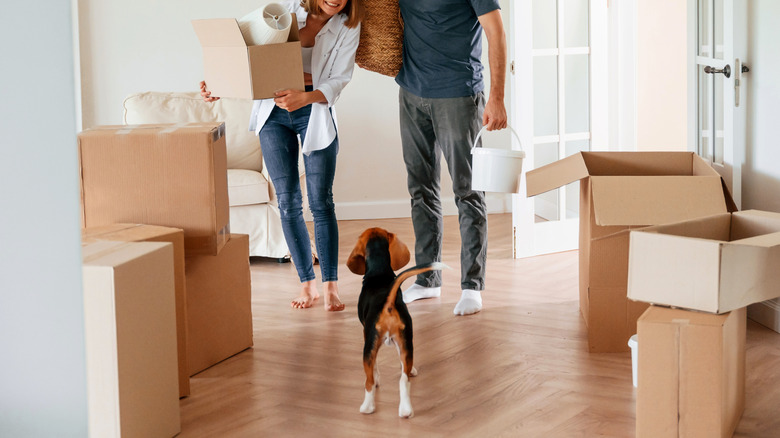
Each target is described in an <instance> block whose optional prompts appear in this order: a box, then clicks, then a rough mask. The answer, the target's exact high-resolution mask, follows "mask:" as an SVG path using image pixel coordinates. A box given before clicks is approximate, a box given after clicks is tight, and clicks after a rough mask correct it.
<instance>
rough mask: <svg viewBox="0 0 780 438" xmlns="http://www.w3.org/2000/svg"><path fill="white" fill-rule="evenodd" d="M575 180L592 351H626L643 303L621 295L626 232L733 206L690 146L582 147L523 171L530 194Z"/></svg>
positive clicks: (582, 305)
mask: <svg viewBox="0 0 780 438" xmlns="http://www.w3.org/2000/svg"><path fill="white" fill-rule="evenodd" d="M577 180H579V181H580V212H579V213H580V224H579V227H580V236H579V251H580V253H579V257H580V263H579V268H580V269H579V271H580V274H579V275H580V311H581V312H582V316H583V318H584V319H585V323H586V324H587V326H588V349H589V351H591V352H600V353H608V352H612V353H614V352H623V351H628V349H629V348H628V339H629V338H630V337H631V335H633V334H634V333H636V320H637V318H639V316H640V315H641V314H642V312H644V311H645V310H646V309H647V306H648V305H647V304H646V303H638V302H635V301H631V300H629V299H628V298H627V296H626V288H627V285H628V244H629V231H630V230H631V229H634V228H639V227H645V226H649V225H659V224H666V223H673V222H679V221H683V220H686V219H691V218H698V217H703V216H710V215H713V214H719V213H726V212H729V211H735V210H736V206H735V205H734V201H733V200H732V199H731V195H730V194H729V193H728V189H727V188H726V185H725V183H724V182H723V180H722V179H721V177H720V175H719V174H718V173H717V172H716V171H715V170H714V169H712V167H710V166H709V164H708V163H707V162H706V161H704V160H703V159H702V158H701V157H699V156H698V155H696V154H694V153H691V152H579V153H577V154H574V155H572V156H569V157H567V158H564V159H562V160H559V161H556V162H554V163H551V164H548V165H546V166H543V167H540V168H538V169H534V170H531V171H529V172H528V173H527V174H526V188H527V194H528V196H535V195H538V194H541V193H545V192H547V191H550V190H553V189H556V188H558V187H563V186H565V185H566V184H569V183H572V182H574V181H577Z"/></svg>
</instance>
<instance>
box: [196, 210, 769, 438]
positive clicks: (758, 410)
mask: <svg viewBox="0 0 780 438" xmlns="http://www.w3.org/2000/svg"><path fill="white" fill-rule="evenodd" d="M489 223H490V227H489V236H490V239H489V242H490V245H489V251H488V273H487V289H486V291H485V292H483V300H484V308H483V311H482V312H480V313H478V314H476V315H472V316H467V317H455V316H454V315H453V314H452V309H453V307H454V306H455V303H456V302H457V300H458V298H459V297H460V290H459V275H460V274H459V246H460V239H459V236H458V231H457V229H458V228H457V227H458V225H457V219H456V218H454V217H447V218H446V219H445V239H446V240H445V242H444V253H443V261H444V262H445V263H447V264H448V265H450V266H452V267H453V268H454V269H453V270H451V271H445V272H444V287H443V290H442V297H441V298H440V299H431V300H424V301H418V302H415V303H412V304H410V306H409V308H410V311H411V313H412V317H413V318H414V329H415V331H414V339H415V365H416V367H417V368H418V370H419V373H420V374H419V376H418V377H416V378H414V379H413V380H412V403H413V406H414V412H415V416H414V418H412V419H408V420H404V419H400V418H398V378H399V376H400V369H399V368H400V365H399V361H398V359H397V354H396V352H395V349H394V348H388V347H385V348H382V349H381V350H380V352H379V369H380V372H381V383H382V385H381V386H380V388H379V389H378V395H377V410H376V413H374V414H372V415H363V414H360V413H359V411H358V408H359V407H360V404H361V402H362V400H363V383H364V377H365V376H364V373H363V366H362V362H361V357H362V348H363V344H362V332H361V326H360V323H359V322H358V319H357V314H356V306H357V300H358V293H359V290H360V282H361V278H360V277H358V276H356V275H354V274H352V273H351V272H349V270H348V269H346V266H344V262H345V261H346V257H347V255H348V254H349V252H350V251H351V249H352V245H353V244H354V242H355V241H356V239H357V236H358V234H359V233H360V232H361V231H362V230H363V229H365V228H367V227H370V226H382V227H384V228H387V229H388V230H390V231H393V232H395V233H397V234H398V235H399V236H400V237H401V239H402V240H404V241H405V242H406V243H407V245H409V247H410V249H411V248H413V244H414V239H413V233H412V227H411V222H410V220H409V219H388V220H372V221H343V222H340V233H341V236H340V242H341V247H340V263H341V265H340V268H339V275H340V282H339V285H340V290H341V298H342V300H343V301H344V303H345V304H346V306H347V308H346V310H345V311H344V312H340V313H327V312H325V311H324V310H323V309H322V307H321V305H322V302H321V301H320V302H319V303H318V304H317V305H316V307H314V308H312V309H307V310H294V309H291V308H290V305H289V302H290V300H291V299H292V298H294V297H295V296H296V294H297V292H298V288H299V284H298V281H297V277H296V275H295V271H294V267H293V266H292V265H291V264H289V263H288V264H278V263H276V262H275V261H273V260H267V259H257V260H255V259H252V263H251V270H252V297H253V298H252V310H253V312H254V342H255V345H254V348H252V349H250V350H247V351H245V352H243V353H241V354H238V355H236V356H234V357H232V358H230V359H228V360H226V361H223V362H222V363H220V364H217V365H215V366H213V367H211V368H209V369H208V370H206V371H203V372H201V373H200V374H198V375H196V376H194V377H193V378H192V379H191V385H192V395H191V396H190V397H188V398H185V399H182V401H181V415H182V433H181V435H180V436H181V437H366V436H378V437H384V436H387V437H399V436H401V437H407V436H408V437H447V438H453V437H480V438H483V437H594V436H608V437H632V436H634V434H635V433H634V418H635V417H634V407H635V397H636V391H635V389H634V388H633V386H632V385H631V358H630V353H620V354H589V353H587V352H586V329H585V325H584V323H583V320H582V318H581V317H580V314H579V311H578V301H577V252H576V251H572V252H566V253H559V254H553V255H546V256H539V257H533V258H528V259H522V260H513V259H512V256H511V241H510V236H511V217H510V215H495V216H491V217H490V222H489ZM317 276H318V277H319V272H317ZM409 281H411V280H409ZM408 285H409V284H406V285H405V286H408ZM747 336H748V339H747V370H748V377H747V405H746V409H745V413H744V415H743V417H742V421H741V422H740V425H739V428H738V429H737V434H736V435H735V436H739V437H778V436H780V415H778V408H780V381H779V380H780V334H777V333H775V332H773V331H770V330H768V329H766V328H764V327H762V326H760V325H758V324H756V323H753V322H752V321H748V333H747Z"/></svg>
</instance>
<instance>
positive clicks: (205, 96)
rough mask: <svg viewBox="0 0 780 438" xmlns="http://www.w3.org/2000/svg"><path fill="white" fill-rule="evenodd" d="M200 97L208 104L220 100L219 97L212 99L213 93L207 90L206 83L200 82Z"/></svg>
mask: <svg viewBox="0 0 780 438" xmlns="http://www.w3.org/2000/svg"><path fill="white" fill-rule="evenodd" d="M200 95H201V96H203V100H205V101H206V102H214V101H217V100H219V97H211V91H209V90H208V89H207V88H206V81H200Z"/></svg>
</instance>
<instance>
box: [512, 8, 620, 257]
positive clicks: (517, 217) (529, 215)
mask: <svg viewBox="0 0 780 438" xmlns="http://www.w3.org/2000/svg"><path fill="white" fill-rule="evenodd" d="M601 3H603V2H592V1H591V0H518V1H517V2H516V3H515V4H514V5H513V8H515V11H514V20H515V21H514V23H513V24H514V35H513V38H514V44H515V48H514V55H515V56H514V61H513V62H514V68H513V74H514V76H513V77H512V78H513V82H512V84H513V95H512V118H513V119H512V124H513V126H515V127H517V128H519V129H518V131H519V132H520V133H521V134H520V136H521V140H522V142H523V146H524V149H525V151H526V160H525V162H524V164H523V168H524V171H528V170H530V169H534V168H538V167H541V166H544V165H546V164H549V163H552V162H554V161H557V160H560V159H562V158H565V157H567V156H569V155H572V154H575V153H577V152H579V151H588V150H591V149H592V145H593V133H592V129H591V128H592V125H593V120H592V118H593V117H594V116H593V114H592V113H593V111H592V108H593V101H594V92H596V88H597V87H594V78H593V72H594V71H599V70H598V68H594V67H595V66H594V60H593V49H594V47H593V36H592V35H593V26H594V23H596V22H598V21H599V20H602V19H603V20H605V21H606V18H604V17H605V16H606V10H605V6H603V5H601ZM594 18H597V20H595V21H594ZM602 31H603V29H602ZM597 41H601V39H600V38H597ZM599 98H602V97H597V98H596V99H599ZM603 98H606V87H605V88H604V93H603ZM597 117H599V116H597ZM524 184H525V183H524V178H523V179H521V193H520V194H519V195H515V196H514V199H513V223H514V232H515V234H514V236H515V257H525V256H531V255H537V254H545V253H550V252H556V251H565V250H569V249H575V248H577V244H578V241H577V236H578V223H579V197H580V193H579V190H580V189H579V182H575V183H572V184H569V185H567V186H565V187H561V188H559V189H556V190H553V191H550V192H547V193H544V194H541V195H538V196H535V197H533V198H526V197H525V185H524Z"/></svg>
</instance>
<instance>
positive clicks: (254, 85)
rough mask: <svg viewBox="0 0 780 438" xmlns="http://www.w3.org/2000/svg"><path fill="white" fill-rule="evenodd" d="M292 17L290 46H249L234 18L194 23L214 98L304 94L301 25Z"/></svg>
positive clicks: (251, 97) (280, 44) (206, 76)
mask: <svg viewBox="0 0 780 438" xmlns="http://www.w3.org/2000/svg"><path fill="white" fill-rule="evenodd" d="M291 15H292V24H291V25H290V35H289V36H288V37H287V42H286V43H279V44H265V45H257V46H247V44H246V42H245V41H244V37H243V35H242V34H241V29H240V28H239V25H238V21H237V20H236V19H234V18H212V19H205V20H193V21H192V27H193V28H194V29H195V34H196V35H197V36H198V39H199V40H200V45H201V46H202V47H203V70H204V77H205V80H206V85H207V86H208V88H209V91H211V95H212V96H215V97H236V98H240V99H267V98H271V97H274V93H275V92H276V91H279V90H284V89H288V88H289V89H294V90H300V91H304V82H303V60H302V58H301V42H300V37H299V36H298V21H297V19H296V18H295V14H291Z"/></svg>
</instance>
